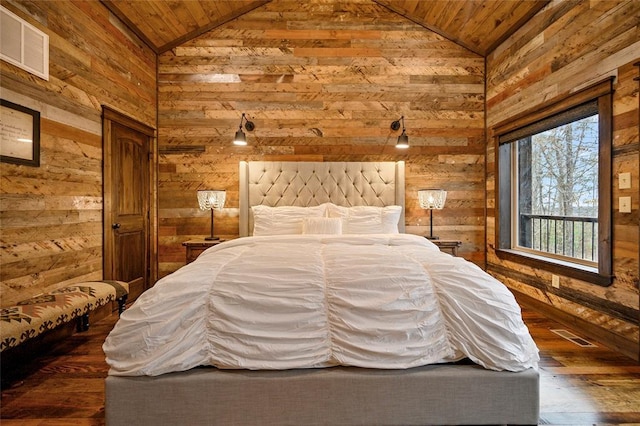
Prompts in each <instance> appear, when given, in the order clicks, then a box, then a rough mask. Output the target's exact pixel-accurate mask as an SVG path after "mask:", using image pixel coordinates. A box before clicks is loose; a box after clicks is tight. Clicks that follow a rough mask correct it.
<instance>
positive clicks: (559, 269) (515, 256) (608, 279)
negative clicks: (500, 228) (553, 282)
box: [496, 249, 613, 287]
mask: <svg viewBox="0 0 640 426" xmlns="http://www.w3.org/2000/svg"><path fill="white" fill-rule="evenodd" d="M496 255H497V256H498V257H499V258H500V259H503V260H508V261H511V262H515V263H520V264H522V265H526V266H530V267H533V268H537V269H542V270H546V271H549V272H551V273H554V274H558V275H563V276H566V277H570V278H575V279H577V280H581V281H586V282H588V283H592V284H597V285H599V286H602V287H608V286H610V285H611V283H612V282H613V276H609V275H602V274H600V273H598V269H597V268H595V267H590V266H585V265H579V264H573V263H569V262H564V261H561V260H556V259H550V258H546V257H542V256H537V255H534V254H530V253H524V252H521V251H516V250H510V249H496Z"/></svg>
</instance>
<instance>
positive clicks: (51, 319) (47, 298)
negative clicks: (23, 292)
mask: <svg viewBox="0 0 640 426" xmlns="http://www.w3.org/2000/svg"><path fill="white" fill-rule="evenodd" d="M128 294H129V286H128V284H127V283H126V282H123V281H91V282H81V283H76V284H72V285H69V286H66V287H63V288H59V289H56V290H53V291H51V292H49V293H45V294H41V295H38V296H35V297H32V298H30V299H27V300H23V301H21V302H18V303H17V304H16V305H14V306H8V307H6V308H2V310H1V311H0V352H1V351H4V350H5V349H9V348H13V347H16V346H18V345H20V344H21V343H23V342H25V341H27V340H29V339H32V338H34V337H36V336H38V335H40V334H43V333H44V332H46V331H48V330H53V329H54V328H56V327H58V326H59V325H62V324H65V323H67V322H69V321H71V320H73V319H77V321H78V331H86V330H88V328H89V313H91V312H92V311H94V310H96V309H97V308H99V307H101V306H104V305H106V304H108V303H110V302H112V301H114V300H115V301H117V302H118V313H122V311H123V310H124V306H125V303H126V301H127V296H128Z"/></svg>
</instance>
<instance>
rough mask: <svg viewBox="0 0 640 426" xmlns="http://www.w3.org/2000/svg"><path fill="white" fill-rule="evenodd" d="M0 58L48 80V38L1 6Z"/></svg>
mask: <svg viewBox="0 0 640 426" xmlns="http://www.w3.org/2000/svg"><path fill="white" fill-rule="evenodd" d="M0 58H2V60H4V61H6V62H9V63H10V64H13V65H15V66H17V67H20V68H22V69H23V70H26V71H29V72H30V73H32V74H35V75H37V76H38V77H40V78H43V79H45V80H49V36H48V35H47V34H45V33H43V32H42V31H40V30H39V29H37V28H36V27H34V26H33V25H30V24H29V23H27V22H25V21H24V20H23V19H22V18H20V17H19V16H17V15H15V14H13V13H11V12H10V11H8V10H7V9H5V8H4V7H1V6H0Z"/></svg>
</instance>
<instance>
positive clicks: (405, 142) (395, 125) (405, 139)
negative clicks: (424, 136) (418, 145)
mask: <svg viewBox="0 0 640 426" xmlns="http://www.w3.org/2000/svg"><path fill="white" fill-rule="evenodd" d="M400 121H402V134H400V136H398V142H396V148H401V149H405V148H409V136H407V134H406V133H405V131H406V130H407V129H406V128H405V127H404V115H403V116H402V117H400V120H396V121H394V122H392V123H391V130H394V131H395V130H398V129H399V128H400Z"/></svg>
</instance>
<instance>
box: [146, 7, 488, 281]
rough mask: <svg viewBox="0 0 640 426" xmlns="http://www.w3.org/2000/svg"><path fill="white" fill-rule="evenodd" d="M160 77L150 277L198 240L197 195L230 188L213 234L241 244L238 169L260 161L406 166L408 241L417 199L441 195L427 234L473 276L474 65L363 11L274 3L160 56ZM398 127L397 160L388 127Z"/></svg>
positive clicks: (477, 198) (477, 129)
mask: <svg viewBox="0 0 640 426" xmlns="http://www.w3.org/2000/svg"><path fill="white" fill-rule="evenodd" d="M158 67H159V77H158V79H159V80H158V97H159V99H158V102H159V111H158V115H159V125H158V127H159V131H158V134H159V139H158V143H159V152H160V153H161V155H160V159H159V182H158V193H159V220H160V223H159V235H160V237H159V270H160V275H163V274H166V273H168V272H171V271H173V270H175V268H176V267H177V266H180V265H181V263H180V261H181V259H184V248H182V247H181V243H182V241H186V240H190V239H193V238H197V237H201V236H204V235H206V234H207V232H208V222H207V215H208V213H207V212H201V211H199V210H198V205H197V202H196V190H197V189H202V188H213V187H216V188H223V189H226V190H227V202H226V204H225V209H224V210H225V211H224V212H223V214H222V215H220V219H218V218H216V230H217V233H219V235H220V236H221V237H223V238H229V237H233V236H236V235H238V222H237V215H238V211H237V208H238V162H239V161H240V160H249V161H251V160H265V159H268V160H274V161H278V160H285V161H305V160H307V161H318V160H320V161H396V160H404V161H406V164H407V167H406V170H407V172H406V182H407V188H406V193H407V196H406V198H407V199H406V201H407V211H406V214H407V224H409V225H411V226H412V228H411V229H412V231H413V232H416V233H421V234H425V233H427V232H428V225H429V223H428V212H427V211H425V210H422V209H420V208H419V207H418V205H417V202H416V198H417V189H419V188H423V187H426V186H440V187H443V188H445V189H446V190H447V191H449V192H448V197H447V205H446V207H445V210H442V211H440V212H438V213H437V214H436V215H435V222H436V223H435V224H434V229H435V230H436V232H437V233H438V234H439V235H441V236H442V237H443V238H455V239H460V240H462V241H463V242H464V244H463V245H462V247H461V249H460V254H461V255H462V256H464V257H466V258H468V259H471V260H473V261H475V262H477V263H478V264H480V265H483V263H484V254H483V239H484V235H483V231H484V225H483V216H484V113H483V102H484V60H483V58H482V57H481V56H479V55H477V54H475V53H473V52H471V51H469V50H467V49H465V48H463V47H460V46H459V45H456V44H455V43H452V42H450V41H448V40H446V39H444V38H443V37H441V36H439V35H438V34H435V33H433V32H431V31H429V30H426V29H424V28H423V27H421V26H419V25H416V24H414V23H413V22H411V21H409V20H407V19H405V18H403V17H402V16H400V15H397V14H393V13H390V12H389V11H388V10H387V9H386V8H384V7H382V6H380V5H378V4H376V3H374V2H371V1H364V0H363V1H351V0H349V1H331V2H327V1H324V0H314V1H308V2H303V3H301V2H297V1H284V0H278V1H272V2H270V3H268V4H266V5H265V6H262V7H260V8H258V9H255V10H253V11H251V12H249V13H247V14H245V15H243V16H241V17H239V18H238V19H236V20H234V21H232V22H229V23H227V24H225V25H222V26H220V27H218V28H216V29H214V30H212V31H210V32H208V33H206V34H204V35H202V36H200V37H198V38H197V39H195V40H193V41H191V42H187V43H184V44H182V45H180V46H177V47H176V48H174V49H172V51H171V52H167V53H165V54H163V55H160V57H159V65H158ZM242 113H246V114H247V115H248V117H249V118H250V120H251V121H253V122H254V123H255V125H256V129H255V131H253V132H247V138H248V140H249V146H248V147H246V148H238V147H233V146H232V145H231V138H232V137H233V134H234V132H235V131H236V130H237V128H238V125H239V122H240V116H241V114H242ZM401 115H404V116H405V123H406V127H407V134H408V135H409V138H410V143H411V148H409V150H407V151H400V150H398V149H396V148H395V142H396V139H397V137H398V136H399V134H400V132H394V131H392V130H391V129H390V125H391V122H392V121H394V120H397V119H399V118H400V116H401ZM182 147H184V148H185V151H183V152H180V151H181V148H182ZM187 147H188V149H187ZM196 147H200V149H199V150H196V149H195V148H196ZM180 250H182V254H179V251H180ZM182 261H183V260H182Z"/></svg>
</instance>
